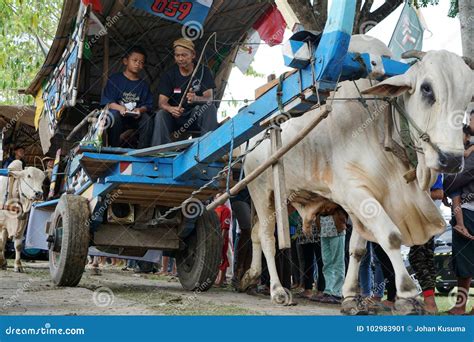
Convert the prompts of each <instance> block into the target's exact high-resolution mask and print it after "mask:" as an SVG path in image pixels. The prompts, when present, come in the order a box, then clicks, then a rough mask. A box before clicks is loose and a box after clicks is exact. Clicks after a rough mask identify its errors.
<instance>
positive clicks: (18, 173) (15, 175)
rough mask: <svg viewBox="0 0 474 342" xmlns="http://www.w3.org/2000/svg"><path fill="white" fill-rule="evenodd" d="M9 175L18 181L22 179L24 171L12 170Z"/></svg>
mask: <svg viewBox="0 0 474 342" xmlns="http://www.w3.org/2000/svg"><path fill="white" fill-rule="evenodd" d="M8 174H9V175H10V176H12V177H13V178H17V179H18V178H20V176H21V174H22V171H12V170H10V171H9V172H8Z"/></svg>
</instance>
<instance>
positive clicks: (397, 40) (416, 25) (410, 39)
mask: <svg viewBox="0 0 474 342" xmlns="http://www.w3.org/2000/svg"><path fill="white" fill-rule="evenodd" d="M423 31H424V28H423V25H422V24H421V22H420V19H419V18H418V14H417V13H416V10H415V9H414V8H413V7H411V6H410V5H409V4H408V3H405V7H403V10H402V14H401V15H400V19H398V23H397V26H395V30H394V31H393V35H392V39H390V43H389V44H388V47H389V48H390V50H392V52H393V58H394V59H401V55H402V53H404V52H405V51H409V50H421V49H422V47H423Z"/></svg>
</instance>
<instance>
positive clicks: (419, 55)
mask: <svg viewBox="0 0 474 342" xmlns="http://www.w3.org/2000/svg"><path fill="white" fill-rule="evenodd" d="M425 55H426V52H423V51H419V50H409V51H405V52H404V53H402V58H403V59H408V58H416V59H418V60H419V61H421V60H422V59H423V57H425Z"/></svg>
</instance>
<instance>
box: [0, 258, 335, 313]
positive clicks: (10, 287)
mask: <svg viewBox="0 0 474 342" xmlns="http://www.w3.org/2000/svg"><path fill="white" fill-rule="evenodd" d="M9 261H10V264H11V260H9ZM24 265H25V266H26V268H25V269H26V273H14V272H13V269H12V268H10V267H9V268H8V270H7V271H0V315H339V314H340V313H339V306H338V305H324V304H319V303H313V302H310V301H307V300H303V299H295V301H296V302H297V303H298V304H297V305H296V306H288V307H282V306H276V305H274V304H272V303H271V302H270V298H269V297H266V296H264V295H257V296H250V295H247V294H245V293H237V292H235V291H233V290H232V289H231V288H230V287H229V288H212V289H211V290H209V291H208V292H204V293H197V292H189V291H185V290H183V288H182V287H181V285H180V284H179V282H178V280H177V279H175V278H172V277H163V276H156V275H137V274H134V273H133V272H131V271H122V270H120V268H117V267H106V268H103V269H102V273H101V275H99V276H97V275H92V273H91V271H90V270H88V269H87V270H86V271H85V273H84V276H83V277H82V280H81V282H80V283H79V286H77V287H75V288H59V287H56V286H54V285H53V283H52V282H51V280H50V278H49V269H48V263H47V262H34V263H31V262H24Z"/></svg>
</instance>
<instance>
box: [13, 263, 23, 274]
mask: <svg viewBox="0 0 474 342" xmlns="http://www.w3.org/2000/svg"><path fill="white" fill-rule="evenodd" d="M14 270H15V272H16V273H25V269H24V268H23V266H21V265H20V266H17V265H15V267H14Z"/></svg>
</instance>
